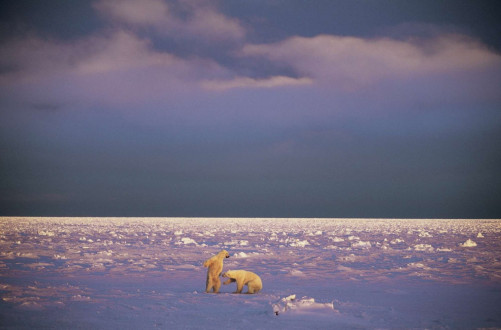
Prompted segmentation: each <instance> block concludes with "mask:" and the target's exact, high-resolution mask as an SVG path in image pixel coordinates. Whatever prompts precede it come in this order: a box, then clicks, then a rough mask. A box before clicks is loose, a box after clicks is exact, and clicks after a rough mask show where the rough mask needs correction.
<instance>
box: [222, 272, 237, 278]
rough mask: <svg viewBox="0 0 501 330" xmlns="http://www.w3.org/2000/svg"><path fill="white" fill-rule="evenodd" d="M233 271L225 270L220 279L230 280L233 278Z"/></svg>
mask: <svg viewBox="0 0 501 330" xmlns="http://www.w3.org/2000/svg"><path fill="white" fill-rule="evenodd" d="M233 273H234V271H233V270H227V271H226V272H225V273H223V275H221V276H222V277H229V278H232V277H234V274H233Z"/></svg>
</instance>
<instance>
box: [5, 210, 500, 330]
mask: <svg viewBox="0 0 501 330" xmlns="http://www.w3.org/2000/svg"><path fill="white" fill-rule="evenodd" d="M221 249H226V250H228V251H229V252H230V255H231V257H230V258H229V259H226V260H225V262H224V270H228V269H246V270H250V271H253V272H255V273H257V274H259V275H260V276H261V278H262V280H263V290H262V292H260V293H258V294H255V295H245V294H242V295H237V294H232V293H231V292H233V291H234V290H235V284H234V283H233V284H230V285H227V286H222V288H221V291H222V293H220V294H206V293H204V286H205V276H206V268H203V266H202V263H203V261H204V260H206V259H207V258H209V257H210V256H212V255H214V254H216V253H217V252H219V251H220V250H221ZM244 290H245V289H244ZM0 298H1V300H0V328H2V329H10V328H15V329H22V328H26V329H28V328H30V329H32V328H72V329H74V328H77V329H78V328H81V329H90V328H99V329H138V328H141V329H149V328H165V329H197V328H204V329H221V328H228V329H236V328H239V329H282V328H287V329H304V328H317V329H324V328H338V329H372V328H390V329H391V328H429V329H448V328H459V329H475V328H501V220H409V219H405V220H399V219H391V220H390V219H241V218H237V219H218V218H207V219H206V218H12V217H11V218H0Z"/></svg>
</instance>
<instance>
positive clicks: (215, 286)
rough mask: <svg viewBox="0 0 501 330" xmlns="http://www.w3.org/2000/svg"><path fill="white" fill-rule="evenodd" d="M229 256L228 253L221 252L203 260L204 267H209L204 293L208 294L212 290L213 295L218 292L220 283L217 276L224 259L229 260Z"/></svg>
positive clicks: (221, 268)
mask: <svg viewBox="0 0 501 330" xmlns="http://www.w3.org/2000/svg"><path fill="white" fill-rule="evenodd" d="M229 257H230V254H229V253H228V251H226V250H223V251H221V252H219V253H218V254H217V255H215V256H213V257H211V258H209V259H207V260H205V262H204V267H209V269H207V281H206V282H205V285H206V288H205V292H210V291H211V290H214V293H218V292H219V288H220V287H221V281H220V280H219V275H221V272H222V271H223V260H224V258H229Z"/></svg>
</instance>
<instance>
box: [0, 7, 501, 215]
mask: <svg viewBox="0 0 501 330" xmlns="http://www.w3.org/2000/svg"><path fill="white" fill-rule="evenodd" d="M239 3H240V4H241V5H242V6H243V7H242V8H248V9H249V11H248V12H247V11H244V9H238V8H236V7H235V5H234V4H232V3H231V2H218V3H214V2H211V1H194V0H190V1H174V2H171V1H160V0H148V1H147V2H145V1H134V0H125V1H116V0H102V1H96V2H93V3H92V4H89V3H88V4H87V6H88V8H91V11H90V13H92V14H89V11H87V9H88V8H87V7H86V8H87V9H85V10H83V11H82V13H87V14H86V15H90V16H92V18H89V22H94V20H97V21H99V23H96V24H93V26H94V28H89V29H87V28H86V29H82V30H81V31H80V32H79V33H76V32H74V33H72V35H71V37H68V36H60V35H58V34H57V33H55V32H54V31H53V30H51V29H45V30H43V31H45V32H44V33H37V32H36V31H42V29H40V28H36V29H35V31H31V32H30V33H25V32H24V33H22V34H13V35H10V36H9V37H8V38H4V40H3V43H2V48H1V50H0V66H1V67H4V68H11V69H9V70H2V71H1V72H0V96H1V100H0V115H1V118H2V121H1V122H0V137H1V141H0V149H1V152H2V157H1V160H0V169H1V173H0V179H1V181H2V183H3V185H2V188H1V189H0V193H1V197H0V203H1V205H0V206H1V209H2V210H4V211H3V212H4V214H20V215H24V214H26V215H40V214H46V215H110V216H111V215H116V216H127V215H138V216H153V215H157V216H291V217H293V216H301V217H308V216H315V217H324V216H325V217H338V216H339V217H350V216H357V217H371V216H373V217H496V216H498V215H499V212H500V209H499V205H500V203H498V202H499V200H500V199H501V196H500V192H499V189H498V187H499V186H500V184H501V182H500V181H499V177H498V175H497V169H498V168H499V165H500V164H501V153H500V151H499V150H501V148H500V146H499V141H500V139H499V138H500V136H499V133H498V132H499V131H500V126H501V118H500V115H499V109H500V105H501V99H500V96H499V95H501V94H500V93H499V86H500V85H501V57H500V55H499V54H498V53H497V52H496V51H493V50H492V49H493V47H494V48H495V47H496V46H495V45H494V46H493V44H489V45H486V44H485V42H483V41H482V40H485V39H484V38H483V37H482V36H477V35H476V34H475V29H473V28H471V26H462V25H459V26H457V27H456V26H454V23H457V22H461V20H458V19H453V18H451V17H452V16H450V17H449V16H447V17H449V18H448V20H447V21H446V22H444V23H445V24H447V26H444V24H439V23H441V22H440V21H437V19H431V18H430V19H427V20H422V19H421V18H422V17H424V16H425V15H424V12H423V10H424V9H421V11H418V14H417V15H416V16H414V17H413V18H414V19H412V20H410V19H408V18H409V17H411V16H412V15H411V13H412V11H411V10H410V9H409V10H408V8H407V9H405V8H400V7H399V6H400V5H398V6H397V5H395V4H394V3H393V2H391V3H386V2H384V3H382V4H383V5H384V6H386V8H387V9H391V8H393V9H399V10H396V11H395V12H394V13H393V14H392V15H395V16H394V19H390V16H391V17H393V16H392V15H390V13H389V12H388V11H386V12H385V11H383V13H381V12H379V11H378V12H377V14H373V12H372V11H370V10H368V9H367V8H369V9H370V7H371V6H373V5H372V4H371V3H366V2H337V3H336V2H323V1H319V2H318V3H317V5H316V6H311V3H310V2H308V6H307V8H305V7H304V6H306V5H307V3H306V2H304V3H303V2H299V1H291V2H281V1H278V2H273V3H271V4H269V3H266V4H264V3H261V4H260V3H259V2H252V3H249V2H239ZM217 5H219V7H218V6H217ZM367 6H368V7H367ZM395 6H396V7H395ZM409 6H410V7H413V8H414V7H416V6H417V2H416V3H409ZM430 6H431V4H430ZM468 6H469V5H468ZM355 7H356V8H355ZM397 7H398V8H397ZM273 8H275V9H273ZM350 8H351V9H350ZM430 8H431V7H430ZM50 9H51V7H50V6H49V7H47V8H46V9H45V10H46V12H49V11H50ZM265 9H266V10H265ZM268 9H270V10H271V11H268ZM334 9H337V11H334ZM59 10H61V9H59ZM92 10H94V11H92ZM273 10H280V11H281V12H282V14H283V15H284V16H280V17H279V16H275V15H272V14H271V13H273ZM350 10H352V11H353V13H356V14H357V15H358V16H356V17H358V22H359V23H360V24H359V25H358V26H354V25H351V29H350V24H349V20H347V19H343V20H342V21H341V22H337V23H335V22H334V23H332V24H334V25H326V28H325V30H322V29H321V26H322V25H321V24H317V23H315V21H314V20H313V18H315V17H317V18H318V21H320V22H322V21H324V20H325V19H326V17H327V16H326V15H327V14H326V13H328V12H331V13H333V15H334V14H335V15H338V16H339V15H341V16H342V13H343V11H344V13H347V12H349V11H350ZM400 10H402V11H400ZM452 10H453V11H455V10H457V8H455V7H454V8H453V9H452ZM428 11H429V12H433V10H432V9H428ZM399 12H400V13H401V15H400V16H399ZM204 13H206V14H204ZM270 15H271V16H270ZM434 15H436V14H435V13H434V12H433V13H432V15H431V16H430V17H434ZM451 15H452V14H451ZM21 16H23V15H21ZM23 17H33V16H32V14H29V15H28V14H27V13H26V14H25V15H24V16H23ZM273 17H276V21H275V22H271V21H270V19H271V18H273ZM308 17H309V20H307V22H309V23H308V24H299V23H298V22H299V21H298V20H301V19H303V20H304V19H305V18H308ZM362 17H366V22H365V23H364V20H362ZM35 21H36V20H34V19H33V22H34V23H33V24H34V25H33V26H34V27H37V26H38V25H45V23H43V22H42V21H36V22H35ZM57 21H58V22H59V23H57V24H60V25H61V26H64V24H63V23H62V20H61V19H58V20H57ZM293 21H295V25H293V24H292V22H293ZM416 21H417V23H415V22H416ZM301 22H303V21H301ZM383 22H386V23H387V24H383ZM406 22H409V23H408V24H407V23H406ZM336 24H337V25H336ZM392 26H393V27H392ZM375 27H378V28H377V29H376V30H377V31H376V32H372V33H369V30H371V31H372V30H374V28H375ZM493 28H494V29H495V28H496V27H493ZM47 31H53V32H52V33H49V35H50V36H47V35H46V34H47V33H48V32H47ZM265 31H269V32H270V36H268V37H266V36H264V32H265ZM336 31H338V32H336ZM350 31H352V32H351V33H349V32H350ZM374 31H375V30H374ZM419 31H420V32H419ZM464 31H466V32H464ZM14 69H15V70H14Z"/></svg>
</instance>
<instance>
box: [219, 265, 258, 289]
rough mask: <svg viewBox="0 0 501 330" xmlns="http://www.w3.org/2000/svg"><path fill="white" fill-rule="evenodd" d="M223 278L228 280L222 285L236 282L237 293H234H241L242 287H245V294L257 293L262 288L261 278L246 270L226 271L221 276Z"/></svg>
mask: <svg viewBox="0 0 501 330" xmlns="http://www.w3.org/2000/svg"><path fill="white" fill-rule="evenodd" d="M223 277H227V278H228V280H226V281H225V282H224V284H230V283H232V282H237V291H235V293H242V289H243V287H244V285H247V293H258V292H259V291H261V289H262V288H263V283H262V282H261V278H260V277H259V276H258V275H257V274H254V273H253V272H249V271H246V270H241V269H239V270H228V271H227V272H226V273H224V274H223Z"/></svg>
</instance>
